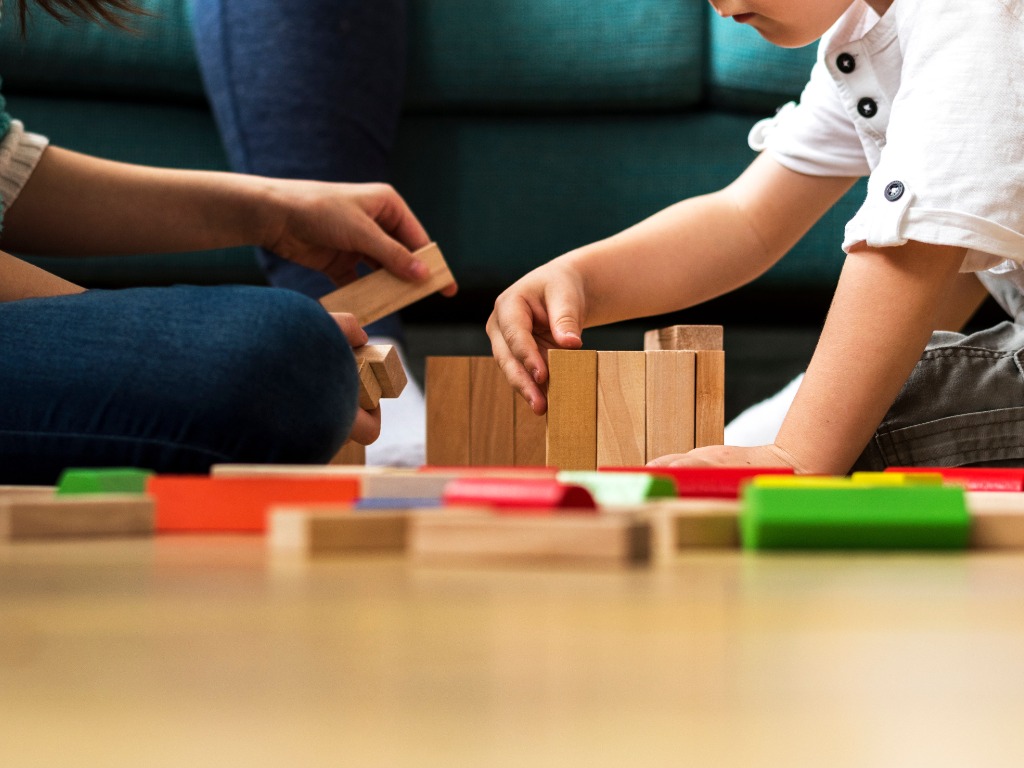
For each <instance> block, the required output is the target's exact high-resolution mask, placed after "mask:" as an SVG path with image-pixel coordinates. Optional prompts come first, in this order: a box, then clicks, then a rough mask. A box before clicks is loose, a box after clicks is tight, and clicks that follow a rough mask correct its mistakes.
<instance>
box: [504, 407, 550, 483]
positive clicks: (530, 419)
mask: <svg viewBox="0 0 1024 768" xmlns="http://www.w3.org/2000/svg"><path fill="white" fill-rule="evenodd" d="M512 400H513V404H514V405H513V411H514V418H515V438H514V440H513V453H514V457H513V458H514V463H515V465H516V466H517V467H543V466H544V458H545V457H544V451H545V445H546V441H547V419H546V418H545V417H544V416H543V415H541V416H538V415H537V414H536V413H534V412H533V409H532V408H531V407H530V404H529V403H528V402H526V400H525V399H523V398H522V397H520V396H519V394H518V393H516V394H513V396H512Z"/></svg>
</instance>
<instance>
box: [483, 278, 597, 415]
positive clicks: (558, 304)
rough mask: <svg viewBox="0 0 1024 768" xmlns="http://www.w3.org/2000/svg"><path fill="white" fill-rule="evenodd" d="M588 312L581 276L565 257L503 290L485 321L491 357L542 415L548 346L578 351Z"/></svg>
mask: <svg viewBox="0 0 1024 768" xmlns="http://www.w3.org/2000/svg"><path fill="white" fill-rule="evenodd" d="M585 314H586V297H585V295H584V291H583V279H582V277H581V276H580V275H579V273H578V272H576V271H575V270H574V269H572V267H571V266H569V265H567V264H566V263H565V262H564V260H557V259H556V260H555V261H552V262H549V263H548V264H545V265H544V266H542V267H538V268H537V269H535V270H533V271H532V272H530V273H529V274H527V275H526V276H525V277H522V278H520V279H519V280H518V281H516V282H515V283H513V284H512V285H511V286H510V287H509V288H508V289H506V290H505V291H504V292H503V293H502V294H501V295H500V296H499V297H498V298H497V300H496V301H495V302H494V311H493V312H492V313H491V316H490V318H488V320H487V335H488V336H489V337H490V339H491V350H492V351H493V352H494V358H495V360H497V361H498V365H499V366H500V367H501V370H502V371H503V372H504V373H505V378H507V379H508V382H509V384H511V385H512V386H513V387H514V388H515V389H516V390H517V391H518V392H519V393H520V394H521V395H522V396H523V397H524V398H526V400H527V402H529V403H530V405H531V406H532V407H533V412H534V413H536V414H538V415H539V414H542V413H544V411H545V410H546V409H547V399H546V398H545V396H544V392H543V391H542V389H541V386H542V385H544V384H545V383H546V382H547V377H548V369H547V359H546V353H547V350H549V349H555V348H563V349H579V348H580V347H581V346H583V341H582V339H581V338H580V333H581V329H582V327H583V323H584V320H585Z"/></svg>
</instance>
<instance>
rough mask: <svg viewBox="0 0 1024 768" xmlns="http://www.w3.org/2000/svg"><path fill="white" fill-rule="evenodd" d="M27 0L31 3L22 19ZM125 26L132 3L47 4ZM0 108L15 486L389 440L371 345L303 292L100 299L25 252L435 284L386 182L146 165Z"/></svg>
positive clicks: (4, 460)
mask: <svg viewBox="0 0 1024 768" xmlns="http://www.w3.org/2000/svg"><path fill="white" fill-rule="evenodd" d="M27 2H28V0H19V11H20V15H21V18H22V23H24V19H25V12H26V10H27V5H26V4H27ZM38 4H39V5H40V6H41V7H42V8H44V9H45V10H46V11H48V12H51V13H53V14H54V15H57V16H62V15H66V13H73V14H77V15H79V16H84V17H89V18H94V19H105V20H107V21H109V22H113V23H115V24H119V25H120V24H122V23H123V19H124V17H123V16H122V15H121V13H122V12H124V11H132V10H134V9H135V6H134V4H133V3H132V2H130V0H59V1H58V0H39V3H38ZM2 108H3V106H2V103H0V197H2V200H3V208H2V212H3V230H2V235H0V247H2V248H3V250H4V251H5V252H3V253H0V350H2V360H3V365H2V366H0V483H52V482H54V480H55V479H56V477H57V475H58V474H59V473H60V471H61V470H62V469H64V468H65V467H67V466H110V465H130V466H139V467H149V468H152V469H155V470H158V471H162V472H203V471H206V470H207V469H208V468H209V466H210V465H211V464H212V463H215V462H227V461H244V462H249V461H252V462H281V463H288V462H324V461H326V460H328V459H329V458H330V457H331V456H332V455H333V453H334V452H335V451H336V450H337V449H338V448H339V446H340V445H341V443H342V442H343V441H344V439H345V438H346V437H350V438H351V439H354V440H356V441H358V442H362V443H368V442H372V441H373V440H374V439H375V437H376V435H377V433H378V431H379V429H380V416H379V411H374V412H364V411H360V410H359V409H358V408H357V405H356V401H357V393H358V376H357V374H356V371H355V364H354V359H353V355H352V351H351V346H352V345H359V344H362V343H365V341H366V334H365V333H364V332H363V331H362V329H360V328H359V327H358V326H357V324H356V322H355V319H354V318H353V317H352V316H351V315H346V314H338V315H335V316H334V317H332V316H331V315H329V314H328V313H326V312H325V311H323V309H322V308H321V307H320V305H319V304H318V303H317V302H315V301H313V300H312V299H309V298H307V297H304V296H302V295H300V294H298V293H294V292H291V291H286V290H282V289H273V288H257V287H245V286H225V287H214V288H197V287H184V286H178V287H174V288H156V289H129V290H123V291H83V289H82V288H80V287H78V286H76V285H73V284H71V283H68V282H67V281H65V280H62V279H60V278H58V277H56V276H54V275H52V274H49V273H47V272H44V271H43V270H40V269H37V268H36V267H33V266H31V265H30V264H28V263H26V262H24V261H22V260H20V259H18V258H15V257H14V256H11V255H9V254H8V253H6V251H12V250H13V251H16V252H20V253H40V254H46V253H50V254H53V253H71V252H74V253H77V254H83V255H85V254H96V253H139V252H159V251H177V250H203V249H208V248H220V247H224V246H235V245H246V244H250V245H255V246H264V247H266V248H268V249H271V250H273V251H274V252H275V253H278V254H281V255H283V256H285V257H287V258H289V259H291V260H293V261H295V262H298V263H300V264H303V265H305V266H308V267H312V268H314V269H317V270H320V271H322V272H324V273H326V274H327V275H328V276H329V277H330V278H331V279H332V280H334V281H335V282H337V283H343V282H347V281H349V280H351V279H352V278H353V277H354V276H355V268H356V265H357V263H358V262H359V261H360V260H361V259H366V260H370V261H371V262H375V263H377V264H379V265H381V266H383V267H385V268H387V269H389V270H390V271H392V272H393V273H395V274H397V275H399V276H402V277H405V278H407V279H420V278H423V277H425V276H426V275H425V265H423V264H422V263H420V262H419V261H418V260H417V259H415V258H414V257H413V256H412V254H411V250H414V249H416V248H417V247H420V246H422V245H424V244H426V243H427V242H428V237H427V234H426V232H425V231H424V230H423V228H422V226H421V225H420V224H419V222H418V221H417V220H416V218H415V216H413V214H412V213H411V211H409V209H408V207H407V206H406V205H405V203H404V201H402V199H401V198H400V197H399V196H398V195H397V194H396V193H395V192H394V191H393V190H392V189H390V188H389V187H386V186H384V185H347V184H327V183H319V182H306V181H286V180H277V179H269V178H262V177H257V176H246V175H241V174H229V173H212V172H196V171H179V170H168V169H157V168H145V167H140V166H133V165H128V164H124V163H116V162H111V161H107V160H101V159H97V158H92V157H87V156H84V155H80V154H77V153H74V152H69V151H66V150H62V149H59V148H57V147H52V146H48V144H47V141H46V139H45V138H43V137H41V136H38V135H35V134H32V133H29V132H27V131H26V130H25V129H24V126H22V124H21V123H19V122H18V121H12V120H11V119H10V118H9V117H8V116H7V115H6V113H2Z"/></svg>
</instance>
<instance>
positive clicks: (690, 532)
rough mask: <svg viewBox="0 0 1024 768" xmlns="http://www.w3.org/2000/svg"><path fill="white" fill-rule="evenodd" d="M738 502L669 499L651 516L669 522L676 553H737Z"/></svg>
mask: <svg viewBox="0 0 1024 768" xmlns="http://www.w3.org/2000/svg"><path fill="white" fill-rule="evenodd" d="M741 506H742V505H741V502H739V501H736V500H733V499H672V500H671V501H664V502H660V503H658V504H654V505H652V509H651V513H652V514H655V515H659V516H665V517H667V518H668V519H670V520H671V521H672V527H673V529H674V531H675V546H676V548H677V549H736V548H737V547H739V546H740V526H739V517H740V509H741Z"/></svg>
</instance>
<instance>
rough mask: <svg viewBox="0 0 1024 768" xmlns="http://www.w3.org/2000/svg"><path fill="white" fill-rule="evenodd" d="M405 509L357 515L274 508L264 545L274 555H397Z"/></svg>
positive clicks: (402, 544)
mask: <svg viewBox="0 0 1024 768" xmlns="http://www.w3.org/2000/svg"><path fill="white" fill-rule="evenodd" d="M408 518H409V511H408V510H394V511H388V510H374V511H373V512H357V511H353V510H351V509H338V508H331V507H315V506H314V507H290V506H281V507H274V508H272V509H271V510H270V521H269V530H268V545H269V547H270V549H271V550H272V551H275V552H294V553H298V554H301V555H305V556H308V557H316V556H323V555H345V554H349V555H351V554H373V553H401V552H403V551H404V550H405V540H406V529H407V520H408Z"/></svg>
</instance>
